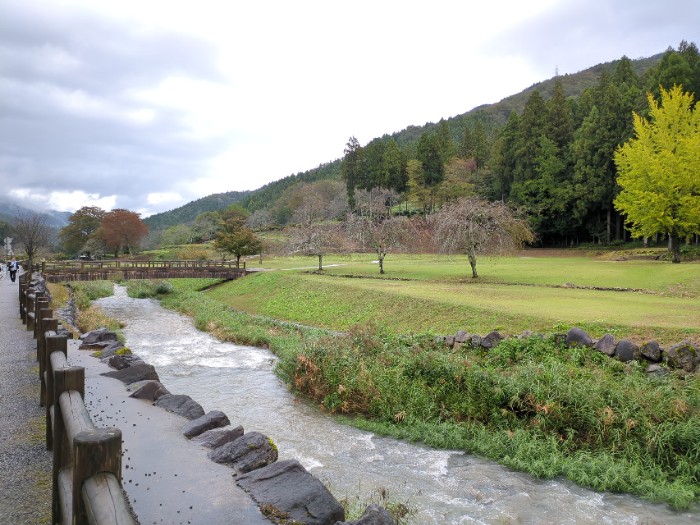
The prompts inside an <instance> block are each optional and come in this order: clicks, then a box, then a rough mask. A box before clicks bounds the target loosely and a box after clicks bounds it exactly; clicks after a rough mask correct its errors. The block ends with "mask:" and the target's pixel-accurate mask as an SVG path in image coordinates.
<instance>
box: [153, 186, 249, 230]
mask: <svg viewBox="0 0 700 525" xmlns="http://www.w3.org/2000/svg"><path fill="white" fill-rule="evenodd" d="M249 194H250V192H249V191H227V192H226V193H215V194H214V195H209V196H207V197H202V198H201V199H197V200H196V201H192V202H189V203H187V204H185V205H184V206H180V207H179V208H175V209H174V210H170V211H165V212H163V213H156V214H155V215H151V216H150V217H147V218H146V219H144V222H145V223H146V224H147V225H148V228H149V229H150V230H164V229H166V228H169V227H171V226H177V225H178V224H189V223H192V222H194V220H195V219H196V218H197V215H200V214H202V213H205V212H209V211H220V210H224V209H226V208H227V207H229V206H230V205H231V204H236V203H238V202H240V201H241V200H242V199H245V198H246V197H248V196H249Z"/></svg>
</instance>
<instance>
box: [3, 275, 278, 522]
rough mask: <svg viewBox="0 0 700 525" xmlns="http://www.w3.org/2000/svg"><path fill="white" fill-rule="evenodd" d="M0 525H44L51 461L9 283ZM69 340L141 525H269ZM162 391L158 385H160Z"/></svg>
mask: <svg viewBox="0 0 700 525" xmlns="http://www.w3.org/2000/svg"><path fill="white" fill-rule="evenodd" d="M0 308H2V312H3V315H2V316H1V317H0V374H1V375H0V525H23V524H27V525H44V524H50V523H51V465H52V456H51V453H50V452H47V451H46V444H45V440H44V437H45V422H44V409H43V408H40V407H39V379H38V365H37V363H36V342H35V340H34V338H33V337H32V335H31V333H30V332H27V330H26V328H25V326H24V325H23V324H22V321H21V319H20V317H19V299H18V283H10V280H9V277H5V278H4V279H2V280H0ZM78 346H79V343H78V341H70V342H69V346H68V362H69V363H70V364H71V365H74V366H83V367H85V404H86V406H87V408H88V411H89V412H90V415H91V417H92V420H93V422H94V423H95V425H96V426H98V427H111V426H114V427H118V428H120V429H121V431H122V440H123V444H122V452H123V458H122V478H123V479H122V482H123V485H124V489H125V491H126V493H127V496H128V498H129V502H130V503H131V506H132V508H133V509H134V511H135V513H136V515H137V516H138V519H139V521H140V523H141V525H151V524H154V525H155V524H167V525H178V524H182V525H224V524H225V525H269V524H270V522H269V521H268V520H267V519H265V518H264V517H263V515H262V514H261V513H260V510H259V509H258V507H257V505H256V504H255V503H254V502H253V500H252V499H251V498H250V497H249V496H248V495H247V494H246V493H245V492H243V491H242V490H241V489H240V488H239V487H238V486H237V485H236V483H235V481H234V479H233V476H232V472H233V471H232V470H231V469H230V468H228V467H225V466H223V465H218V464H216V463H213V462H212V461H210V460H209V459H208V458H207V449H205V448H203V447H200V446H197V445H194V444H192V443H191V442H189V441H188V440H187V439H186V438H185V437H184V436H183V435H182V432H181V429H182V427H183V426H184V425H185V423H187V420H186V419H185V418H183V417H181V416H177V415H175V414H171V413H169V412H166V411H165V410H163V409H161V408H158V407H155V406H153V404H152V403H150V402H147V401H144V400H140V399H134V398H130V397H129V392H127V390H126V387H125V385H124V384H123V383H121V382H120V381H118V380H116V379H112V378H107V377H104V376H101V375H100V374H101V373H102V372H106V371H108V370H111V369H110V368H109V367H108V366H107V365H106V364H104V363H102V362H100V360H99V359H96V358H94V357H92V356H91V355H90V354H91V353H92V352H90V351H85V350H78ZM166 386H167V385H166Z"/></svg>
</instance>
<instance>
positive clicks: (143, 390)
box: [127, 380, 170, 401]
mask: <svg viewBox="0 0 700 525" xmlns="http://www.w3.org/2000/svg"><path fill="white" fill-rule="evenodd" d="M127 390H128V391H133V392H132V394H130V395H129V397H134V398H136V399H145V400H147V401H156V400H157V399H159V398H161V397H163V396H164V395H165V394H169V393H170V392H169V391H168V389H167V388H165V387H164V386H163V384H162V383H161V382H160V381H153V380H150V381H137V382H136V383H132V384H130V385H129V386H128V387H127Z"/></svg>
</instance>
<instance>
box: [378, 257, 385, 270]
mask: <svg viewBox="0 0 700 525" xmlns="http://www.w3.org/2000/svg"><path fill="white" fill-rule="evenodd" d="M379 273H380V274H383V273H384V255H380V256H379Z"/></svg>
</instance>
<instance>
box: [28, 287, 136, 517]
mask: <svg viewBox="0 0 700 525" xmlns="http://www.w3.org/2000/svg"><path fill="white" fill-rule="evenodd" d="M22 293H23V294H24V300H20V311H21V312H22V319H23V320H24V319H26V323H27V329H28V330H29V329H33V330H34V333H35V335H36V339H37V358H38V360H39V379H40V381H41V391H40V401H39V403H40V405H41V406H45V407H46V448H47V450H52V451H53V469H52V470H53V472H52V523H54V524H57V523H60V524H64V525H68V524H71V525H87V524H90V525H135V524H136V523H137V521H136V520H135V519H134V517H133V515H132V513H131V510H130V507H129V503H128V501H127V498H126V495H125V494H124V491H123V490H122V485H121V457H122V452H121V446H122V435H121V431H120V430H119V429H118V428H114V427H112V428H97V427H95V425H94V424H93V422H92V419H91V417H90V414H89V413H88V411H87V408H86V407H85V402H84V395H85V369H84V368H83V367H79V366H70V365H69V364H68V359H67V356H68V336H67V335H65V334H59V333H57V327H58V320H57V319H54V318H53V317H52V313H53V312H52V310H51V308H49V307H48V299H47V298H45V297H44V296H43V294H42V293H41V292H36V291H34V290H32V289H31V288H29V286H28V283H27V282H26V278H25V279H21V280H20V298H21V297H22ZM37 295H38V297H37ZM30 324H31V328H30Z"/></svg>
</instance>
